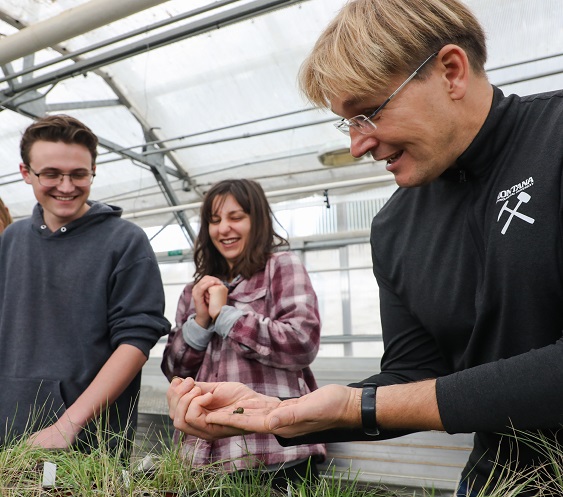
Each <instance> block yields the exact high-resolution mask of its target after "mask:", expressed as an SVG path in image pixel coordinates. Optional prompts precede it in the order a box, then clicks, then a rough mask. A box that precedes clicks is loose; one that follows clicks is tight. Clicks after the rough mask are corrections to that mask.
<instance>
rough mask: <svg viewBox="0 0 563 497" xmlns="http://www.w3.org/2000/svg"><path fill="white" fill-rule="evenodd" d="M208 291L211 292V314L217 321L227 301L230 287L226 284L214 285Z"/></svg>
mask: <svg viewBox="0 0 563 497" xmlns="http://www.w3.org/2000/svg"><path fill="white" fill-rule="evenodd" d="M207 292H208V293H209V306H208V307H209V315H210V316H211V319H212V320H213V321H215V319H217V316H218V315H219V313H220V312H221V307H223V306H224V305H225V304H226V303H227V295H228V293H229V289H228V288H227V287H226V286H225V285H213V286H212V287H209V290H207Z"/></svg>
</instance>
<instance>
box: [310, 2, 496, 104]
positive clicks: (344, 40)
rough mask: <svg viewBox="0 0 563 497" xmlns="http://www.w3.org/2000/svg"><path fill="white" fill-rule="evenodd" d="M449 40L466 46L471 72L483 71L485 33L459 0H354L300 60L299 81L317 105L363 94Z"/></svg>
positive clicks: (410, 67) (407, 70)
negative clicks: (333, 98) (302, 59)
mask: <svg viewBox="0 0 563 497" xmlns="http://www.w3.org/2000/svg"><path fill="white" fill-rule="evenodd" d="M450 43H452V44H455V45H458V46H460V47H461V48H463V49H464V50H465V52H466V53H467V55H468V58H469V61H470V64H471V67H472V69H473V71H475V72H476V73H477V74H484V66H485V62H486V59H487V49H486V44H485V34H484V32H483V29H482V27H481V25H480V23H479V21H478V20H477V19H476V18H475V16H474V15H473V14H472V13H471V11H470V10H469V9H468V8H467V7H466V6H465V5H463V4H462V3H460V2H458V1H457V0H353V1H350V2H349V3H347V4H346V5H345V6H344V7H343V8H342V10H341V11H340V12H339V13H338V15H337V16H336V17H335V18H334V19H333V21H332V22H331V23H330V24H329V25H328V27H327V28H326V29H325V31H324V32H323V33H322V35H321V36H320V38H319V39H318V40H317V43H316V44H315V46H314V48H313V50H312V52H311V54H310V55H309V56H308V57H307V59H306V60H305V61H304V63H303V65H302V66H301V70H300V74H299V80H300V81H299V82H300V86H301V89H302V91H303V93H304V94H305V95H306V96H307V98H308V99H309V100H310V101H311V102H312V103H314V104H316V105H318V106H320V107H326V106H328V105H329V101H330V99H331V98H332V97H334V96H339V95H343V94H346V95H351V96H353V97H356V98H362V97H366V96H368V95H370V94H372V93H373V92H374V91H376V90H379V89H383V88H387V86H389V79H390V78H391V77H393V76H398V75H402V74H404V75H408V74H409V73H411V72H413V71H414V70H415V69H416V67H417V66H418V65H420V64H421V63H422V61H424V60H425V59H426V58H427V57H429V56H430V55H431V54H432V53H434V52H438V51H439V50H440V49H441V48H442V47H443V46H445V45H447V44H450Z"/></svg>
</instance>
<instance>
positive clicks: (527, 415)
mask: <svg viewBox="0 0 563 497" xmlns="http://www.w3.org/2000/svg"><path fill="white" fill-rule="evenodd" d="M485 61H486V47H485V37H484V34H483V30H482V28H481V26H480V25H479V23H478V21H477V20H476V18H475V17H474V16H473V15H472V14H471V12H470V11H469V10H468V9H467V8H466V7H465V6H464V5H463V4H461V3H459V2H458V1H456V0H356V1H352V2H350V3H349V4H347V5H346V6H345V7H344V8H343V10H342V11H341V12H340V14H338V16H337V17H336V18H335V20H334V21H333V22H332V23H331V24H330V25H329V26H328V27H327V29H326V30H325V32H324V33H323V34H322V35H321V37H320V38H319V40H318V41H317V44H316V45H315V47H314V49H313V51H312V53H311V55H310V56H309V58H308V59H307V60H306V61H305V63H304V65H303V67H302V71H301V85H302V88H303V89H304V92H305V94H306V95H307V96H308V97H309V99H310V100H311V101H312V102H313V103H315V104H317V105H319V106H323V107H330V108H331V109H332V110H333V111H334V112H335V113H336V114H338V115H340V116H342V119H341V120H340V121H339V122H337V123H336V127H337V128H338V129H340V130H341V131H344V132H346V133H348V134H349V135H350V139H351V152H352V155H354V156H356V157H361V156H363V155H365V154H370V155H371V156H372V157H373V158H374V159H377V160H383V161H386V163H387V165H386V167H387V170H388V171H390V172H391V173H393V174H394V176H395V180H396V182H397V184H398V185H399V186H400V187H401V188H399V189H398V190H397V192H396V193H395V194H394V195H393V197H392V198H391V199H390V200H389V202H388V203H387V204H386V205H385V207H384V208H383V209H382V210H381V211H380V212H379V213H378V214H377V216H376V217H375V218H374V221H373V224H372V236H371V243H372V251H373V264H374V273H375V276H376V278H377V281H378V285H379V288H380V312H381V322H382V326H383V340H384V345H385V353H384V355H383V358H382V360H381V372H380V373H379V374H376V375H374V376H372V377H370V378H368V379H366V380H364V381H362V382H360V383H357V384H354V385H351V386H349V387H344V386H337V385H329V386H325V387H322V388H320V389H319V390H317V391H315V392H313V393H311V394H309V395H307V396H305V397H302V398H300V399H294V400H286V401H284V402H281V403H280V400H279V399H274V398H270V397H263V396H259V395H257V394H255V393H254V392H252V391H251V390H250V389H248V388H246V387H245V386H244V385H241V384H221V383H220V384H205V383H200V382H198V383H197V385H194V382H193V380H192V379H186V380H183V381H182V380H180V379H175V380H173V382H172V383H171V387H170V389H169V392H168V400H169V404H170V414H171V417H172V418H173V419H174V425H175V426H176V427H177V428H179V429H181V430H183V431H185V432H187V433H192V434H197V435H198V436H200V437H207V438H218V437H224V436H229V435H231V434H233V433H236V432H237V431H238V432H240V430H241V429H243V430H247V431H256V432H265V433H274V434H276V435H278V436H279V440H280V442H281V443H282V444H285V443H289V444H295V443H313V442H320V441H322V442H330V441H345V440H358V439H362V440H380V439H384V438H389V437H394V436H398V435H400V434H403V433H405V432H409V431H420V430H445V431H447V432H450V433H462V432H466V433H471V432H475V434H476V436H475V445H474V450H473V451H472V453H471V455H470V458H469V461H468V463H467V466H466V467H465V469H464V471H463V474H462V482H461V485H460V488H459V490H458V496H465V495H473V494H476V493H477V492H478V491H481V490H483V489H484V488H485V487H487V485H488V484H489V487H488V489H489V490H491V488H492V486H493V485H494V483H495V482H496V481H497V480H498V478H499V477H501V476H502V475H503V472H504V476H509V477H510V476H513V475H512V474H511V473H510V471H511V470H517V471H519V470H524V469H525V468H528V469H530V468H531V470H532V471H533V473H528V477H529V478H530V481H531V482H532V485H531V487H529V488H528V489H527V491H525V492H524V491H523V492H520V493H518V495H530V494H533V495H536V494H537V493H538V491H539V489H538V488H534V487H533V484H534V481H538V479H539V480H540V481H544V482H546V481H547V482H548V481H549V479H550V477H551V476H554V475H556V474H557V472H558V471H559V470H560V468H557V466H558V464H559V459H557V461H555V462H554V461H553V460H550V458H549V454H547V452H548V451H549V450H553V449H555V450H556V453H557V454H560V452H561V445H559V446H558V448H557V447H556V446H553V445H552V446H550V447H548V444H556V443H558V444H559V443H561V441H562V440H561V438H562V437H563V434H562V433H563V432H562V431H561V424H562V423H563V395H562V394H561V384H563V339H562V338H561V333H562V330H563V312H562V309H563V307H562V302H563V257H562V254H563V236H562V232H563V225H562V217H561V212H562V207H561V206H562V205H563V186H562V181H561V178H562V177H563V140H562V138H561V136H562V135H561V133H562V130H563V92H562V91H557V92H552V93H546V94H541V95H532V96H528V97H519V96H516V95H511V96H508V97H506V96H504V95H503V93H502V92H501V91H500V90H499V89H498V88H495V87H493V86H492V85H491V84H490V83H489V81H488V80H487V77H486V74H485V70H484V65H485ZM202 394H203V395H202ZM237 408H244V414H242V415H241V414H236V413H235V411H236V409H237ZM528 431H531V432H532V434H530V433H527V434H526V432H528ZM281 437H286V438H285V439H284V438H281ZM518 439H520V440H518ZM542 440H543V441H544V442H542ZM542 450H543V451H544V452H543V453H542ZM552 471H553V473H552ZM531 476H533V477H534V478H531ZM489 477H490V481H489ZM534 479H536V480H534ZM554 481H555V482H557V481H559V485H560V480H557V479H555V480H554ZM555 485H557V483H555ZM547 488H549V485H548V487H547ZM547 488H544V489H543V491H544V492H546V493H548V492H547ZM471 492H473V493H471ZM560 493H561V487H560V486H559V487H557V489H556V491H555V492H553V493H550V495H560ZM542 495H544V493H542Z"/></svg>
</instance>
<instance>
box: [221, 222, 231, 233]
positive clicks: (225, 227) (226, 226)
mask: <svg viewBox="0 0 563 497" xmlns="http://www.w3.org/2000/svg"><path fill="white" fill-rule="evenodd" d="M230 229H231V223H230V222H229V220H228V219H221V222H220V223H219V233H221V234H222V235H224V234H226V233H228V232H229V230H230Z"/></svg>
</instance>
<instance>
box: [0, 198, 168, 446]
mask: <svg viewBox="0 0 563 497" xmlns="http://www.w3.org/2000/svg"><path fill="white" fill-rule="evenodd" d="M88 203H89V205H90V206H91V208H90V209H89V210H88V211H87V212H86V214H85V215H84V216H82V217H80V218H79V219H76V220H74V221H72V222H70V223H69V224H68V225H66V226H63V227H62V228H60V229H59V230H57V231H56V232H54V233H53V232H51V231H50V230H49V228H48V227H47V226H46V225H45V223H44V221H43V209H42V207H41V206H40V205H39V204H38V205H36V207H35V208H34V211H33V215H32V217H31V218H29V219H25V220H22V221H18V222H16V223H14V224H12V225H11V226H9V229H7V230H6V231H5V232H4V234H3V236H2V237H1V238H0V344H1V345H0V385H1V388H0V441H1V440H2V439H3V438H4V437H5V435H6V430H7V431H9V434H10V435H12V436H14V435H19V434H21V433H22V431H23V429H24V427H25V425H26V423H27V422H28V417H29V416H30V412H33V414H32V418H33V421H34V422H33V429H37V428H38V427H39V426H42V425H45V424H49V423H52V422H53V421H54V419H56V418H57V417H59V416H60V415H61V414H62V412H64V409H65V407H67V406H70V405H71V404H73V403H74V401H75V400H76V399H77V398H78V397H79V396H80V395H81V394H82V392H83V391H84V390H85V389H86V388H87V387H88V385H89V384H90V383H91V382H92V380H93V379H94V377H95V376H96V374H97V373H98V371H99V370H100V369H101V367H102V366H103V365H104V364H105V362H106V361H107V360H108V358H109V357H110V355H111V354H112V353H113V352H114V351H115V349H116V348H117V347H118V346H119V345H121V344H130V345H133V346H135V347H138V348H139V349H140V350H141V351H143V353H144V354H145V355H146V356H147V357H148V355H149V351H150V349H151V348H152V346H153V345H154V344H155V343H156V342H157V341H158V339H159V338H160V337H161V336H163V335H165V334H167V333H168V332H169V330H170V324H169V323H168V321H167V320H166V319H165V318H164V315H163V312H164V292H163V287H162V281H161V277H160V272H159V269H158V265H157V262H156V258H155V256H154V252H153V250H152V248H151V246H150V243H149V241H148V239H147V237H146V235H145V233H144V232H143V231H142V229H141V228H139V227H138V226H136V225H134V224H133V223H130V222H128V221H126V220H123V219H121V218H120V216H121V212H122V211H121V209H119V208H117V207H113V206H109V205H106V204H102V203H98V202H88ZM139 389H140V374H139V375H138V376H137V378H136V379H135V380H134V381H133V382H132V383H131V384H130V385H129V387H128V388H127V389H126V390H125V391H124V392H123V394H122V395H121V396H120V397H119V398H118V399H117V401H116V402H115V404H114V406H112V408H111V413H110V424H111V429H112V430H113V431H123V429H124V428H125V426H126V424H128V423H129V424H130V426H129V428H130V429H133V428H134V427H135V425H136V411H137V409H136V404H137V397H138V394H139ZM90 429H91V427H90ZM87 432H88V429H86V430H84V433H83V435H81V438H84V437H85V435H86V434H87Z"/></svg>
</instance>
